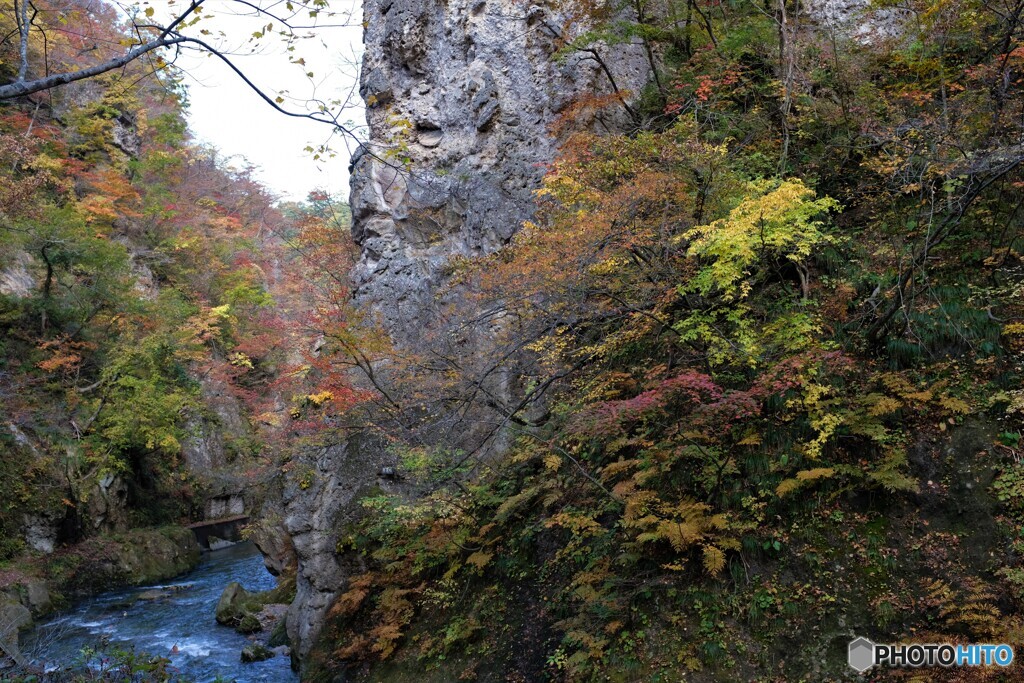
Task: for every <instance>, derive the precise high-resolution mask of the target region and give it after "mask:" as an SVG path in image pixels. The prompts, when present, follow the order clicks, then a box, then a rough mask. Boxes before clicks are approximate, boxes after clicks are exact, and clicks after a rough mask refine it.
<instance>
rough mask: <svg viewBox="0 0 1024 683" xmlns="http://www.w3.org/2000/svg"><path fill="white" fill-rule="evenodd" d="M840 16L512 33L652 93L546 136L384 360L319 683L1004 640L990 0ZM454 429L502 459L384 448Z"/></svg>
mask: <svg viewBox="0 0 1024 683" xmlns="http://www.w3.org/2000/svg"><path fill="white" fill-rule="evenodd" d="M852 9H853V10H856V9H857V8H856V7H854V8H852ZM861 9H862V10H864V12H865V13H864V14H860V15H857V14H853V15H851V14H849V12H848V11H849V10H851V8H846V10H848V11H844V12H838V14H837V13H836V11H835V8H834V7H832V6H828V7H824V9H823V8H822V7H818V6H814V7H811V8H810V10H811V13H810V14H808V7H806V6H804V5H802V4H801V5H799V6H798V5H796V4H792V3H775V4H773V3H766V4H764V5H762V4H760V3H756V4H743V3H694V2H682V3H675V2H653V3H646V2H638V3H632V4H629V5H628V6H622V7H620V6H618V5H612V4H606V3H573V4H563V5H560V6H559V7H558V8H555V13H551V14H544V13H543V12H538V14H537V15H536V16H541V17H545V18H544V19H543V21H541V20H537V19H535V16H534V15H530V17H531V18H528V19H527V25H529V22H530V21H537V22H539V23H538V25H540V23H544V22H546V23H544V25H545V26H546V27H547V30H549V31H551V32H552V33H554V34H555V35H560V36H562V37H563V38H564V39H565V40H564V42H562V44H561V53H560V56H561V57H563V58H567V57H569V56H571V55H574V54H579V52H578V51H580V50H583V51H587V50H589V51H591V52H592V54H593V55H595V56H596V58H598V59H599V58H600V57H601V55H602V54H608V52H607V51H608V50H609V49H610V46H614V45H616V44H618V43H621V42H631V43H633V44H635V45H640V46H643V48H644V49H645V53H646V54H647V55H648V57H649V59H650V67H651V69H652V78H651V83H650V84H649V86H648V87H647V88H646V89H645V90H644V91H643V92H642V93H625V92H613V93H612V94H611V95H603V96H600V97H597V96H595V97H592V98H586V97H583V98H580V99H578V101H577V103H576V105H575V106H573V107H570V108H567V109H566V110H565V111H564V114H565V115H564V123H565V124H566V128H565V129H563V130H569V131H572V130H573V129H574V128H575V129H576V130H578V129H579V125H578V124H579V121H580V120H581V119H580V117H581V116H583V115H584V114H585V113H586V112H590V113H591V114H590V116H589V117H587V118H585V119H584V120H590V121H593V120H594V117H593V112H601V111H609V110H611V111H614V112H615V116H622V115H623V114H625V115H626V116H628V117H630V118H631V119H632V121H633V127H632V130H630V131H629V132H628V133H626V134H621V135H617V134H610V133H609V132H608V130H607V129H605V130H600V131H599V132H598V133H595V132H577V133H575V134H572V135H571V136H570V137H568V139H567V141H566V142H565V144H564V145H563V146H562V150H561V153H560V156H559V158H558V159H557V160H553V163H552V165H551V166H550V168H549V169H548V173H547V176H546V178H545V181H544V184H543V187H542V189H541V190H540V192H539V194H538V201H539V212H538V215H537V216H536V217H535V219H534V220H533V221H532V222H529V223H527V224H526V226H525V227H524V228H523V229H522V230H521V231H520V232H519V233H518V234H517V235H516V236H515V237H514V238H512V239H511V241H510V243H509V244H508V245H507V246H505V247H503V248H501V249H498V250H497V251H496V253H494V254H493V255H490V256H484V257H467V258H463V259H452V260H450V261H449V262H448V267H449V274H450V275H451V276H452V277H453V278H454V280H452V281H451V282H452V285H451V287H450V288H449V290H448V291H447V293H442V296H451V293H452V292H455V293H457V294H458V296H460V297H462V298H461V299H460V301H462V305H461V310H460V311H458V312H454V313H452V312H450V311H446V312H445V313H446V315H449V318H450V320H449V322H450V325H449V326H448V327H447V328H446V331H445V332H444V333H439V334H438V335H437V338H436V339H431V338H429V337H428V336H426V335H424V336H423V337H421V338H420V346H418V347H417V345H416V344H415V343H413V344H410V345H408V346H407V348H409V349H410V350H409V352H408V353H407V354H406V355H402V354H397V355H390V356H388V355H386V354H382V356H381V357H382V358H385V357H386V358H387V365H386V366H385V367H387V368H388V369H389V372H391V373H393V374H394V376H396V377H399V378H404V379H401V380H398V381H396V382H395V383H394V384H393V386H392V387H391V391H390V393H388V394H387V401H384V400H383V399H382V400H381V401H380V406H379V410H380V411H381V412H380V413H379V414H380V415H385V416H387V419H384V418H378V420H377V423H376V424H378V425H380V430H379V431H380V432H382V433H384V434H386V435H387V436H388V438H391V439H392V440H393V442H394V443H393V445H392V446H391V447H390V453H391V454H392V456H393V457H394V460H395V461H396V462H399V463H400V466H399V468H398V469H399V474H398V476H399V478H400V479H401V480H402V481H403V482H404V484H403V486H400V487H399V488H398V491H396V492H395V493H394V494H388V491H394V487H390V488H389V487H387V486H385V487H384V489H381V490H378V491H377V492H376V493H377V495H374V492H370V494H369V495H365V496H364V497H363V499H362V502H361V504H362V507H363V511H364V517H363V519H362V521H355V522H353V521H351V520H352V517H353V516H352V515H349V517H348V520H349V521H348V522H347V523H346V526H345V527H344V528H343V529H340V531H339V535H340V539H341V540H340V541H339V543H338V549H337V550H338V552H342V553H345V554H347V556H349V557H352V558H355V557H359V558H362V561H363V564H360V563H359V562H356V561H352V562H351V563H350V564H349V565H348V566H349V567H350V568H352V575H351V576H350V577H349V579H348V582H347V584H346V588H345V590H343V591H342V593H341V595H340V597H338V599H337V600H336V601H335V602H334V605H333V607H332V608H331V611H330V613H329V616H328V624H327V626H326V628H325V630H324V632H323V633H322V634H321V637H320V644H319V647H318V651H317V653H316V655H315V657H314V660H315V667H318V668H317V669H315V670H316V671H318V672H319V675H320V676H322V677H323V678H324V680H329V679H330V677H331V676H338V675H340V672H343V671H344V672H346V674H345V675H347V676H351V677H353V678H354V679H362V678H366V679H368V680H387V681H393V680H425V679H430V680H438V681H441V680H454V679H456V678H459V679H462V680H621V681H634V680H679V679H681V678H684V679H686V680H690V679H691V678H692V679H693V680H740V679H743V680H748V679H757V680H824V679H832V678H835V677H842V676H846V675H851V674H852V671H851V670H849V669H847V668H846V660H845V657H846V646H847V643H848V642H849V641H850V640H851V639H852V638H853V637H854V636H856V635H864V636H869V637H872V638H874V639H876V641H879V642H888V641H907V640H915V641H921V642H943V641H956V642H965V641H973V642H1002V641H1005V642H1020V634H1021V625H1022V623H1021V615H1020V605H1021V600H1022V599H1024V593H1022V592H1021V585H1022V584H1021V571H1022V569H1021V566H1020V564H1019V555H1020V549H1021V546H1020V543H1021V541H1020V529H1021V524H1022V522H1024V518H1022V517H1021V510H1022V507H1021V501H1022V500H1024V489H1021V485H1020V481H1021V476H1022V470H1021V467H1020V464H1019V457H1020V451H1019V447H1020V433H1021V432H1020V430H1021V420H1022V410H1024V409H1022V402H1021V397H1022V394H1021V388H1020V379H1021V374H1020V373H1021V361H1022V358H1021V353H1022V349H1024V344H1022V339H1024V326H1022V322H1021V315H1022V303H1024V302H1022V298H1021V287H1022V280H1021V275H1022V270H1021V265H1022V264H1021V255H1020V250H1021V242H1020V239H1021V229H1020V220H1021V218H1020V213H1019V209H1020V197H1021V194H1020V188H1021V187H1022V183H1024V175H1022V172H1021V161H1022V160H1024V151H1022V149H1021V147H1020V139H1021V133H1022V130H1021V122H1020V111H1021V109H1020V108H1021V106H1022V104H1024V100H1022V99H1021V90H1020V78H1021V71H1020V69H1021V63H1020V59H1021V48H1020V42H1019V41H1020V37H1021V26H1020V10H1021V6H1019V5H1014V4H1013V3H1009V4H999V3H990V2H984V1H976V0H953V1H951V2H921V3H915V2H909V3H899V4H898V5H896V4H894V5H893V6H891V7H890V6H889V5H888V4H886V6H885V7H878V8H867V7H866V6H864V7H862V8H861ZM557 12H561V14H558V13H557ZM837 19H838V21H839V23H838V24H837V23H835V20H837ZM557 21H562V22H563V23H561V24H555V23H553V22H557ZM844 22H845V23H844ZM581 25H582V26H586V27H590V30H587V31H580V30H579V26H581ZM559 27H562V28H563V29H564V30H562V31H559V30H558V29H559ZM538 30H539V29H538ZM417 54H419V53H417ZM553 58H555V59H558V58H559V55H555V56H554V57H553ZM611 67H612V69H614V67H615V64H612V65H611ZM371 104H373V103H371ZM381 106H383V107H384V108H385V110H386V108H387V106H388V105H387V104H384V105H381ZM377 115H378V116H382V114H379V113H378V114H377ZM600 120H601V117H600V115H598V116H597V121H598V123H599V122H600ZM594 129H595V131H596V130H598V129H600V126H599V125H595V126H594ZM424 158H425V159H427V161H426V162H425V163H428V164H429V163H430V158H431V157H430V156H429V155H426V156H424ZM414 208H415V207H414ZM412 211H413V210H410V212H412ZM357 214H358V212H357ZM395 220H396V222H397V223H398V224H399V225H400V226H401V225H404V223H403V222H402V220H403V219H400V218H399V219H395ZM414 220H416V216H415V215H413V217H412V218H410V219H409V221H408V222H409V223H410V224H412V223H413V221H414ZM481 329H486V334H487V336H489V338H490V340H489V341H488V342H487V343H486V344H484V345H481V344H480V343H479V340H477V341H475V342H474V341H472V340H473V339H474V337H473V334H474V333H475V332H479V330H481ZM467 340H469V341H467ZM480 348H484V349H491V350H492V353H490V354H487V353H486V352H485V353H483V354H481V353H480ZM417 353H418V354H419V355H417ZM480 355H482V356H483V361H486V362H481V363H480V364H478V363H477V362H476V361H477V359H478V356H480ZM403 363H404V365H403ZM403 368H404V369H403ZM505 372H508V373H510V374H514V375H515V377H516V380H515V381H518V382H521V386H522V392H521V393H520V395H519V396H518V397H516V396H513V397H512V400H509V396H507V395H505V394H502V393H501V392H499V391H498V390H496V389H495V387H497V386H498V382H497V381H496V380H495V378H500V377H503V376H505V375H503V374H502V373H505ZM413 378H414V379H413ZM403 382H405V383H404V384H403ZM501 386H502V387H504V388H507V387H508V386H509V385H508V383H506V384H504V385H501ZM403 392H405V393H403ZM520 399H521V400H520ZM471 406H475V408H473V407H471ZM364 407H365V406H364ZM476 409H481V410H484V411H486V410H491V413H490V415H491V416H492V417H490V418H487V417H486V416H485V417H480V416H481V412H472V411H473V410H476ZM456 414H457V416H458V417H459V418H460V419H461V420H462V421H461V422H454V421H453V422H452V424H458V425H460V426H461V428H462V429H463V430H466V431H468V430H471V429H480V428H481V424H483V422H484V421H486V423H487V426H488V428H490V429H491V430H492V433H493V434H500V435H504V436H505V437H507V438H508V442H509V443H510V446H509V447H508V449H507V451H506V453H505V454H504V455H503V456H500V457H490V458H487V459H483V460H481V459H480V458H479V455H480V454H481V452H482V451H481V450H479V449H473V450H468V451H466V450H459V448H460V444H462V443H464V441H459V439H460V435H459V434H457V433H456V432H455V430H454V429H453V430H449V431H448V432H447V435H448V436H447V437H445V438H443V439H440V440H438V439H437V438H434V439H431V438H430V437H429V434H427V438H421V437H423V435H424V434H426V432H424V431H422V430H421V431H417V432H412V431H411V427H410V425H419V424H422V421H424V420H426V421H429V419H430V416H435V417H437V416H441V415H445V416H448V415H456ZM403 416H404V420H403ZM474 419H476V420H478V422H476V423H474V422H473V421H474ZM453 420H454V418H453ZM389 421H390V422H389ZM368 423H370V421H369V420H367V419H362V418H361V419H360V420H359V421H358V422H356V423H353V424H352V425H351V430H352V431H353V432H355V433H358V432H360V431H365V429H366V427H367V424H368ZM396 423H397V424H400V425H402V426H403V427H405V428H407V431H405V432H402V431H400V430H398V429H395V428H394V427H393V426H391V427H389V426H388V425H389V424H390V425H394V424H396ZM360 567H361V568H360ZM312 671H314V669H311V672H312ZM424 671H425V672H427V673H423V672H424ZM892 675H894V676H896V677H899V676H900V674H897V673H893V674H892ZM941 675H946V676H948V677H950V678H955V679H957V680H968V679H970V680H982V679H986V680H987V679H988V677H990V676H992V677H995V678H996V679H998V678H999V676H1006V675H1009V676H1011V677H1013V676H1015V675H1016V674H1015V673H1014V672H1009V673H1006V672H994V671H979V670H971V671H962V672H955V673H954V672H941V671H934V670H933V671H930V672H929V673H928V676H934V677H939V676H941ZM311 676H314V677H315V676H316V674H313V673H311ZM907 677H912V676H911V674H910V673H907Z"/></svg>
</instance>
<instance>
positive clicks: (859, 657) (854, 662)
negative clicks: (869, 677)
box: [847, 638, 1013, 673]
mask: <svg viewBox="0 0 1024 683" xmlns="http://www.w3.org/2000/svg"><path fill="white" fill-rule="evenodd" d="M847 661H848V662H849V663H850V667H851V668H852V669H854V670H855V671H856V672H857V673H864V672H865V671H867V670H868V669H870V668H871V667H873V666H875V665H879V666H884V665H888V666H913V667H918V666H1010V664H1012V663H1013V648H1012V647H1010V646H1009V645H1006V644H1005V643H1000V644H998V645H991V644H974V645H952V644H950V643H939V644H935V643H926V644H921V643H907V644H905V645H904V644H896V645H876V644H875V643H872V642H871V641H870V640H868V639H867V638H856V639H854V640H852V641H850V645H849V649H848V656H847Z"/></svg>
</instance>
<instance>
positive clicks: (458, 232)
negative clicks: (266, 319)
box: [351, 0, 648, 344]
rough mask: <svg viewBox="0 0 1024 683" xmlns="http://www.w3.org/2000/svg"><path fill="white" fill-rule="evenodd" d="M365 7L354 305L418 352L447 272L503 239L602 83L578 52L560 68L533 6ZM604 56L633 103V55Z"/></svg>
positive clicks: (551, 23)
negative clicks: (575, 108) (567, 124)
mask: <svg viewBox="0 0 1024 683" xmlns="http://www.w3.org/2000/svg"><path fill="white" fill-rule="evenodd" d="M363 10H364V20H365V25H366V26H367V28H366V33H365V35H364V42H365V43H366V52H365V56H364V60H363V80H362V87H361V94H362V95H363V97H364V99H365V100H366V102H367V120H368V122H369V127H370V142H369V144H368V148H369V150H370V152H371V153H362V154H357V156H356V158H355V159H354V162H353V174H352V196H351V204H352V211H353V235H354V237H355V239H356V241H357V242H358V243H359V245H360V247H361V258H360V260H359V263H358V265H357V266H356V269H355V280H356V285H357V291H356V297H357V299H358V300H359V302H360V303H361V304H362V305H364V306H369V307H371V308H373V309H374V310H375V311H377V312H378V313H379V314H380V316H381V317H382V319H383V320H384V322H385V324H386V325H387V327H388V329H389V330H390V331H391V332H392V333H393V334H395V335H396V336H397V337H398V338H399V341H402V342H407V343H411V344H416V343H417V341H418V339H419V336H420V334H421V332H422V331H423V330H424V328H428V327H430V326H431V325H432V323H433V320H434V317H435V316H434V314H433V311H434V302H433V298H434V294H435V292H436V291H437V289H438V287H439V285H441V284H442V281H443V273H444V266H445V264H446V263H447V262H448V261H449V260H450V259H451V258H452V257H453V256H457V255H459V256H475V255H481V254H486V253H489V252H491V251H494V250H495V249H497V248H498V247H500V246H502V245H503V244H505V243H507V242H508V240H509V239H510V238H511V236H512V235H513V234H514V233H515V232H516V231H517V230H518V229H519V226H520V225H522V222H523V221H524V220H525V219H527V218H529V216H530V215H531V213H532V210H533V201H532V193H533V191H534V190H535V189H536V188H537V186H538V184H539V182H540V179H541V177H542V176H543V174H544V166H545V164H547V163H549V162H550V161H551V160H552V159H553V158H554V155H555V151H556V149H557V145H558V140H557V139H555V138H554V137H552V135H551V133H550V129H551V125H552V124H553V123H554V122H555V120H556V119H557V118H558V117H559V116H560V115H561V114H562V113H563V112H564V111H565V109H566V107H567V106H569V105H570V104H571V103H572V102H573V101H574V99H575V98H576V97H577V96H579V95H580V94H583V93H593V92H597V93H601V92H608V90H609V81H608V79H607V77H606V76H605V74H604V73H603V72H602V71H601V69H600V66H599V65H598V63H597V62H596V61H595V60H593V59H590V58H588V57H587V55H585V54H582V53H579V54H571V55H568V56H566V57H563V58H560V59H559V58H556V55H555V53H556V52H557V51H558V49H559V48H560V47H561V41H560V38H559V37H558V35H557V33H558V32H560V31H561V29H560V28H559V27H560V26H561V21H560V18H559V17H558V16H555V15H552V14H550V13H549V11H548V10H546V9H542V8H541V7H538V6H532V7H529V6H525V5H523V4H521V3H516V2H513V1H512V0H454V1H453V2H448V3H443V4H441V3H431V2H427V1H426V0H366V2H365V3H364V8H363ZM599 51H600V52H601V53H602V54H603V56H604V57H605V61H606V63H608V64H609V65H610V66H611V69H612V71H613V75H614V77H615V81H616V84H617V85H618V87H619V88H622V89H624V90H628V91H630V92H633V93H637V92H639V91H640V89H641V88H642V87H643V86H644V84H645V83H646V81H647V78H648V70H647V63H646V61H645V60H644V57H643V55H642V54H641V52H640V49H639V48H638V47H635V46H622V47H616V48H614V49H612V48H607V47H605V48H599ZM604 116H605V118H606V120H605V121H603V123H604V125H607V126H609V127H610V128H612V129H614V128H616V127H621V126H623V125H624V124H626V123H627V122H626V120H625V116H624V111H623V110H620V111H611V112H608V113H606V114H604ZM592 123H594V122H593V121H578V122H576V125H577V126H578V127H586V126H588V125H591V124H592ZM364 152H365V150H364ZM395 152H398V154H395ZM400 157H407V158H408V159H411V164H410V165H409V166H408V168H406V167H405V166H403V165H402V164H400V163H399V161H398V159H399V158H400Z"/></svg>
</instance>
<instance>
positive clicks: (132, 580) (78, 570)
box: [0, 526, 201, 661]
mask: <svg viewBox="0 0 1024 683" xmlns="http://www.w3.org/2000/svg"><path fill="white" fill-rule="evenodd" d="M200 558H201V552H200V547H199V544H198V542H197V541H196V539H195V535H194V534H193V533H192V531H191V530H189V529H187V528H184V527H178V526H165V527H157V528H152V529H134V530H131V531H127V532H124V533H119V534H111V535H108V536H102V537H96V538H91V539H88V540H86V541H83V542H82V543H78V544H76V545H73V546H68V547H66V548H61V549H59V550H57V551H56V552H54V553H52V554H50V555H38V556H26V557H22V558H19V559H17V560H13V561H11V562H7V563H5V564H4V565H2V566H0V643H2V646H0V650H2V651H3V653H4V654H5V655H6V656H7V657H10V658H12V659H15V660H16V661H17V660H19V659H20V655H19V653H20V650H21V647H20V645H19V641H20V634H22V633H24V632H25V631H27V630H28V629H30V628H31V627H32V625H33V623H34V622H35V621H36V620H38V619H41V618H44V617H46V616H48V615H50V614H52V613H53V612H54V611H56V610H59V609H62V608H66V607H68V606H69V605H71V604H72V603H73V602H75V601H77V600H82V599H85V598H88V597H91V596H95V595H98V594H100V593H102V592H105V591H111V590H118V589H122V588H127V587H130V586H143V585H146V584H152V583H156V582H159V581H166V580H169V579H172V578H175V577H177V576H180V575H182V574H184V573H185V572H188V571H190V570H192V569H194V568H195V567H196V566H197V565H198V564H199V561H200Z"/></svg>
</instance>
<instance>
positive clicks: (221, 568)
mask: <svg viewBox="0 0 1024 683" xmlns="http://www.w3.org/2000/svg"><path fill="white" fill-rule="evenodd" d="M232 581H238V582H239V583H241V584H242V585H243V586H245V588H246V589H248V590H250V591H262V590H268V589H271V588H273V587H274V586H275V579H274V577H273V576H271V575H270V574H269V573H268V572H267V570H266V568H265V567H264V566H263V558H262V557H261V556H260V554H259V551H257V550H256V548H255V547H253V545H252V544H251V543H242V544H238V545H235V546H232V547H230V548H225V549H223V550H217V551H214V552H211V553H207V554H206V555H204V557H203V560H202V562H201V563H200V565H199V566H198V567H197V568H196V569H195V570H193V571H192V572H190V573H188V574H186V575H184V576H182V577H180V578H178V579H176V580H175V581H173V582H170V583H166V584H161V585H159V586H151V587H148V588H145V587H144V588H133V589H130V590H123V591H115V592H110V593H104V594H103V595H100V596H97V597H95V598H91V599H89V600H87V601H85V602H83V603H81V604H79V605H77V606H76V607H74V608H72V609H70V610H68V611H66V612H63V613H61V614H59V615H57V616H55V617H54V618H53V619H50V620H49V621H46V622H43V623H41V624H40V625H39V626H38V627H37V628H36V629H35V630H34V631H33V632H32V633H31V634H30V635H27V636H26V637H25V639H24V641H23V651H24V652H25V654H26V655H27V656H29V657H31V658H32V659H33V660H35V662H36V663H37V664H43V663H45V665H46V666H47V667H53V666H59V665H61V664H67V663H68V662H71V661H73V660H75V659H76V658H78V657H79V656H80V653H81V651H82V649H83V648H89V647H92V648H98V647H99V646H100V645H101V643H102V642H103V641H107V642H109V643H110V644H111V645H115V646H119V647H122V648H127V647H134V648H135V650H136V651H137V652H146V653H149V654H153V655H160V656H163V657H167V658H168V659H170V660H171V663H172V665H173V667H174V669H175V670H176V671H177V672H178V673H179V674H181V675H182V676H184V677H187V678H188V679H190V680H195V681H197V682H198V683H209V682H212V681H235V682H236V683H262V682H266V683H287V682H289V681H297V680H298V677H297V676H296V675H295V674H294V673H293V672H292V670H291V668H290V667H289V661H288V657H284V656H277V657H274V658H272V659H268V660H266V661H263V662H256V663H252V664H242V663H241V661H240V653H241V650H242V648H243V647H245V646H246V645H249V644H250V641H249V640H248V639H247V638H246V637H245V636H243V635H239V634H238V633H236V632H235V631H234V629H231V628H228V627H226V626H221V625H220V624H218V623H217V621H216V620H215V619H214V609H215V608H216V606H217V601H218V599H219V598H220V594H221V591H223V590H224V587H225V586H227V585H228V584H229V583H230V582H232ZM150 589H168V590H166V591H161V594H162V596H161V597H160V598H158V599H155V600H140V599H137V598H138V596H139V595H140V594H142V593H144V592H145V591H147V590H150Z"/></svg>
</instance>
